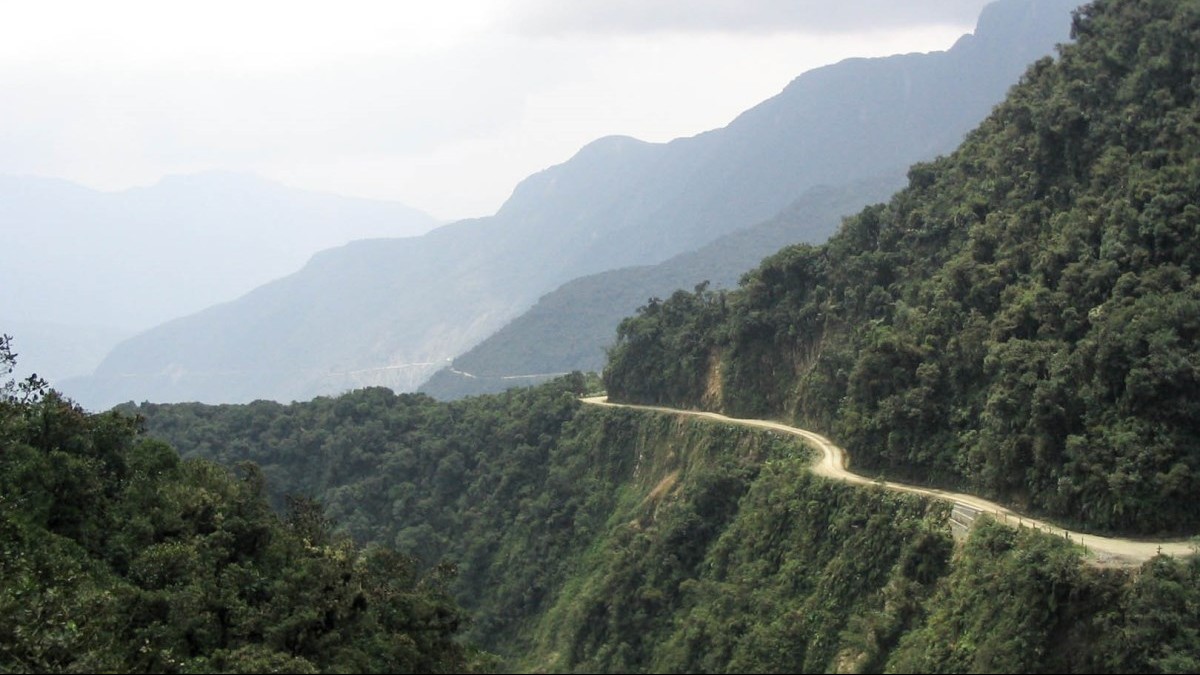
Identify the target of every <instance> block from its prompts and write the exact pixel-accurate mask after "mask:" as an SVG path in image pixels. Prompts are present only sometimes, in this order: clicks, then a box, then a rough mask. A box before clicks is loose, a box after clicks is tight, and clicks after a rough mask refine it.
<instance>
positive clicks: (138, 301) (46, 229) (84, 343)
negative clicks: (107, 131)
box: [0, 172, 437, 383]
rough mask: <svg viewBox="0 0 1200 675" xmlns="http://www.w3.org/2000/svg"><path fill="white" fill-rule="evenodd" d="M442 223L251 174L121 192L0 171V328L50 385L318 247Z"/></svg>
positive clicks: (284, 270)
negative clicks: (129, 339) (48, 378)
mask: <svg viewBox="0 0 1200 675" xmlns="http://www.w3.org/2000/svg"><path fill="white" fill-rule="evenodd" d="M436 225H437V221H436V220H435V219H434V218H433V217H431V216H429V215H427V214H424V213H421V212H420V211H417V210H416V209H413V208H410V207H408V206H405V205H403V204H399V203H396V202H386V201H378V200H370V199H356V198H349V197H341V196H337V195H330V194H324V193H319V192H313V191H309V190H299V189H295V188H289V187H285V186H283V185H280V184H278V183H274V182H272V181H269V180H266V179H263V178H259V177H257V176H253V175H248V174H236V173H228V172H208V173H202V174H195V175H187V176H168V177H166V178H164V179H162V180H161V181H159V182H158V183H156V184H154V185H152V186H149V187H139V188H132V189H128V190H122V191H118V192H100V191H97V190H92V189H89V188H86V187H83V186H80V185H76V184H74V183H71V182H68V181H64V180H58V179H49V178H38V177H30V176H23V177H16V176H0V232H3V233H4V235H5V237H4V242H3V245H0V289H3V292H0V331H5V332H8V333H10V334H13V335H14V337H15V339H16V344H17V345H18V349H19V351H20V352H21V353H22V359H21V366H22V368H23V369H27V370H29V369H31V370H35V371H37V372H39V373H44V374H46V375H49V376H52V377H53V378H54V379H55V382H56V383H57V382H58V380H59V378H62V377H68V376H71V375H80V374H85V373H90V372H91V371H92V370H93V369H94V368H95V367H96V365H97V364H99V363H100V360H101V359H102V358H103V357H104V355H105V354H107V353H108V352H109V351H110V350H111V349H112V347H113V346H114V345H116V344H117V342H118V341H119V340H121V339H124V338H127V337H129V336H130V335H132V334H134V333H135V332H137V331H140V330H145V329H147V328H150V327H152V326H154V325H156V324H159V323H161V322H163V321H166V320H168V319H171V318H173V317H176V316H182V315H184V314H190V313H192V312H195V311H197V310H199V309H202V308H204V307H208V306H211V305H212V304H214V303H217V302H223V301H228V300H231V299H233V298H235V297H237V296H238V295H240V294H242V293H245V292H246V291H247V290H249V289H251V288H254V287H256V286H258V285H260V284H263V283H265V282H268V281H270V280H272V279H275V278H278V277H280V276H283V275H285V274H288V273H290V272H292V271H294V270H295V269H296V267H298V266H300V265H302V264H304V261H305V260H307V259H308V258H309V257H310V256H311V255H312V254H313V253H314V252H316V251H319V250H322V249H326V248H329V247H330V246H335V245H338V244H341V243H345V242H347V241H351V240H353V239H361V238H363V237H380V236H389V237H403V236H412V235H418V234H423V233H425V232H427V231H429V230H430V229H432V228H433V227H435V226H436ZM50 324H56V325H57V326H58V327H57V328H54V327H52V326H51V325H50ZM94 327H106V328H103V329H102V330H97V329H96V328H94ZM52 331H57V332H59V333H60V334H59V335H53V334H51V333H52Z"/></svg>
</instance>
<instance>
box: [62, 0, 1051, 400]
mask: <svg viewBox="0 0 1200 675" xmlns="http://www.w3.org/2000/svg"><path fill="white" fill-rule="evenodd" d="M1073 4H1074V3H1073V2H1066V1H1062V0H1050V1H1043V2H1032V1H1031V0H1006V1H1003V2H999V3H996V4H993V5H991V6H989V7H988V8H987V9H986V10H985V11H984V13H983V15H982V16H981V19H980V22H979V26H978V28H977V30H976V32H975V34H974V35H971V36H965V37H964V38H963V39H961V40H960V41H959V42H958V43H957V44H956V45H955V46H954V47H953V48H952V49H950V50H948V51H946V52H936V53H931V54H909V55H901V56H894V57H889V58H882V59H851V60H848V61H844V62H842V63H839V64H836V65H833V66H828V67H825V68H820V69H816V70H813V71H810V72H808V73H805V74H804V75H801V76H800V77H798V78H797V79H796V80H794V81H793V82H792V83H791V84H789V85H788V86H787V88H785V89H784V91H783V92H782V93H780V94H779V95H778V96H776V97H774V98H772V99H769V100H767V101H765V102H763V103H762V104H760V105H758V106H756V107H754V108H752V109H751V110H749V111H747V112H745V113H743V114H742V115H740V116H739V117H738V118H737V119H735V120H734V121H733V122H732V123H730V124H729V125H728V126H727V127H725V128H723V129H719V130H714V131H710V132H707V133H704V134H700V135H698V136H695V137H692V138H685V139H677V140H675V141H672V142H670V143H665V144H652V143H645V142H641V141H638V140H635V139H632V138H625V137H610V138H605V139H601V140H599V141H596V142H594V143H592V144H590V145H588V146H586V147H585V148H583V149H582V150H581V151H580V152H579V153H578V154H577V155H576V156H575V157H573V158H572V159H570V160H569V161H567V162H565V163H563V164H561V165H558V166H556V167H552V168H550V169H547V170H545V171H543V172H540V173H538V174H535V175H533V176H531V177H530V178H528V179H526V180H525V181H523V182H522V183H521V184H520V185H519V186H518V187H517V188H516V190H515V191H514V193H513V195H512V197H511V198H510V199H509V200H508V201H507V202H506V203H505V204H504V206H503V207H502V208H501V209H500V210H499V211H498V212H497V213H496V214H495V215H494V216H492V217H489V218H481V219H475V220H467V221H460V222H458V223H454V224H452V225H447V226H443V227H441V228H438V229H437V230H435V231H433V232H430V233H428V234H426V235H424V236H421V237H415V238H410V239H399V240H395V239H393V240H373V241H360V242H355V243H353V244H350V245H347V246H344V247H341V248H337V249H332V250H328V251H325V252H323V253H321V254H320V255H318V256H315V257H314V258H313V259H312V260H311V261H310V262H309V263H308V264H307V265H306V266H305V267H304V268H302V269H301V270H300V271H299V272H296V273H295V274H292V275H290V276H288V277H285V278H282V279H279V280H277V281H274V282H271V283H269V284H267V285H265V286H262V287H260V288H258V289H256V290H254V291H252V292H250V293H248V294H246V295H245V296H243V297H241V298H239V299H237V300H236V301H233V302H230V303H226V304H224V305H219V306H215V307H211V308H209V309H206V310H204V311H202V312H199V313H197V314H193V315H191V316H188V317H184V318H181V319H176V320H174V321H171V322H169V323H167V324H164V325H162V326H159V327H158V328H155V329H153V330H150V331H147V332H146V333H144V334H142V335H139V336H137V337H135V338H132V339H130V340H127V341H125V342H124V343H122V344H121V345H119V346H118V347H117V348H116V349H115V350H114V351H113V352H112V353H111V354H110V355H109V356H108V358H107V359H105V361H104V362H103V363H102V364H101V366H100V367H99V368H98V369H97V371H96V373H95V375H94V376H93V377H91V378H86V379H82V380H76V381H72V382H69V383H64V388H66V389H67V391H68V393H71V394H73V395H75V396H77V397H79V398H80V400H81V401H83V402H84V403H86V404H88V405H91V406H103V405H108V404H111V403H115V402H118V401H122V400H128V399H137V400H143V399H150V400H156V401H179V400H202V401H230V402H236V401H246V400H251V399H254V398H274V399H279V400H291V399H304V398H308V397H311V396H313V395H317V394H322V393H332V392H337V391H340V390H344V389H347V388H352V387H356V386H363V385H367V384H382V385H387V386H391V387H393V388H396V389H400V390H411V389H413V388H416V387H417V386H418V385H420V384H421V383H422V382H423V381H425V380H426V379H427V378H428V377H429V376H430V375H431V374H432V373H433V372H434V371H436V370H437V369H438V368H440V367H442V366H444V365H445V364H446V363H447V362H448V361H449V360H450V359H452V358H453V357H455V356H457V355H459V354H461V353H463V352H464V351H466V350H468V349H470V348H471V347H473V346H474V345H476V344H477V343H479V342H480V341H481V340H483V339H484V338H486V337H488V336H489V335H490V334H492V333H494V332H495V331H496V330H497V329H499V328H501V327H502V326H503V325H504V324H505V323H507V322H508V321H510V320H512V319H513V318H515V317H517V316H518V315H519V314H521V313H522V312H523V311H525V310H526V309H528V308H529V307H530V306H531V305H533V303H534V302H535V301H536V300H537V298H538V297H540V296H542V295H544V294H545V293H547V292H549V291H551V290H553V289H554V288H555V287H557V286H559V285H561V284H562V283H564V282H567V281H569V280H571V279H573V278H576V277H580V276H584V275H589V274H595V273H599V272H604V271H607V270H612V269H615V268H620V267H624V266H630V265H646V264H655V263H659V262H661V261H664V260H666V259H668V258H671V257H673V256H675V255H677V254H680V253H684V252H687V251H692V250H696V249H698V248H700V247H702V246H704V245H706V244H708V243H710V242H712V241H714V240H715V239H717V238H719V237H721V236H722V235H726V234H729V233H732V232H736V231H738V230H741V229H743V228H746V227H748V226H751V225H754V224H756V223H761V222H763V221H766V220H767V219H769V218H771V217H772V216H774V215H775V214H777V213H779V212H780V210H782V209H784V208H785V207H787V206H788V205H789V204H791V203H792V202H794V201H795V200H796V199H798V198H799V197H801V196H802V195H804V194H805V193H806V192H807V191H809V190H811V189H812V188H814V187H817V186H820V185H826V186H834V187H836V186H845V185H848V184H851V183H855V182H858V181H862V180H864V179H869V178H872V177H877V176H885V175H889V174H892V173H894V172H897V171H900V170H902V169H903V168H904V167H906V166H908V165H909V164H911V163H912V162H914V161H916V160H920V159H925V158H930V157H933V156H935V155H937V154H938V153H941V152H945V151H948V150H949V149H951V148H953V147H954V146H955V145H957V143H958V142H959V141H960V140H961V138H962V136H963V135H964V134H965V133H966V132H967V131H968V130H969V129H971V128H972V127H973V126H974V125H975V124H977V123H978V122H979V121H980V120H981V119H982V118H983V117H984V116H985V115H986V114H987V112H988V111H989V110H990V109H991V107H992V106H993V105H994V104H995V103H996V102H998V101H999V100H1001V98H1002V97H1003V95H1004V93H1005V92H1006V90H1007V88H1008V87H1009V86H1010V85H1011V84H1013V83H1014V82H1016V80H1017V78H1018V76H1019V74H1020V73H1021V72H1022V71H1023V70H1024V69H1025V67H1026V66H1027V65H1028V64H1029V63H1030V62H1031V61H1033V60H1034V59H1035V58H1037V57H1038V56H1041V55H1044V54H1048V53H1050V51H1051V50H1052V47H1053V45H1054V44H1055V43H1057V42H1060V41H1062V40H1064V39H1066V37H1067V34H1066V33H1067V26H1068V25H1069V21H1068V20H1067V15H1068V12H1069V10H1070V9H1071V8H1072V7H1073ZM853 208H856V207H853V206H852V207H850V209H849V210H853ZM827 226H828V225H827Z"/></svg>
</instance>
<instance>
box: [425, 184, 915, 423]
mask: <svg viewBox="0 0 1200 675" xmlns="http://www.w3.org/2000/svg"><path fill="white" fill-rule="evenodd" d="M903 184H904V179H903V175H902V174H897V175H896V176H893V177H889V178H878V179H874V180H867V181H860V182H857V183H854V184H853V185H850V186H847V187H844V188H831V187H826V186H819V187H815V188H812V189H811V190H809V191H808V192H806V193H805V194H804V196H802V197H801V198H800V199H798V200H796V201H795V202H793V203H792V204H791V205H790V206H788V207H787V208H786V209H784V211H783V212H782V213H780V214H779V215H777V216H776V217H774V218H772V219H770V220H767V221H766V222H763V223H759V224H757V225H752V226H750V227H748V228H745V229H743V230H739V231H737V232H733V233H731V234H727V235H725V236H723V237H721V238H719V239H717V240H716V241H713V242H712V243H710V244H707V245H705V246H703V247H702V248H700V249H698V250H696V251H689V252H687V253H681V254H679V255H677V256H675V257H674V258H671V259H670V260H665V261H663V262H661V263H659V264H657V265H642V266H637V267H624V268H621V269H616V270H611V271H608V272H601V273H599V274H593V275H590V276H585V277H580V278H579V279H574V280H572V281H569V282H567V283H565V284H563V285H562V286H560V287H558V288H557V289H555V290H554V291H552V292H551V293H548V294H546V295H544V296H542V297H541V298H540V299H539V300H538V301H537V304H535V305H534V306H533V307H532V308H530V309H529V310H528V311H527V312H525V313H524V314H522V315H521V316H519V317H517V318H516V319H514V320H513V321H512V322H510V323H509V324H507V325H506V326H504V327H503V328H501V329H500V330H499V331H497V332H496V333H494V334H493V335H491V336H490V337H488V338H487V339H486V340H484V341H483V342H481V343H479V344H478V345H476V346H475V347H473V348H472V349H471V350H470V351H468V352H467V353H465V354H463V355H462V356H459V357H457V358H455V359H454V362H453V363H452V364H451V365H450V366H448V367H446V368H443V369H441V370H439V371H438V372H437V373H435V374H434V375H433V377H431V378H430V379H429V381H428V382H426V383H425V384H423V385H421V387H420V389H419V391H421V392H423V393H426V394H429V395H431V396H434V397H435V398H439V399H442V400H451V399H456V398H461V397H463V396H471V395H475V394H484V393H495V392H500V391H504V390H506V389H510V388H512V387H519V386H529V385H532V384H538V383H540V382H544V381H547V380H549V379H552V378H554V377H556V376H559V375H563V374H566V373H569V372H572V371H576V370H578V371H583V372H599V371H600V370H602V369H603V368H604V363H605V360H606V356H605V349H606V348H607V347H608V346H609V345H610V344H611V343H612V341H613V337H614V336H615V335H616V329H617V324H619V323H620V322H621V319H623V318H625V317H626V316H628V315H630V314H632V313H634V311H636V310H637V308H638V307H639V306H641V305H643V304H645V303H646V301H647V298H655V297H666V296H668V295H670V294H671V293H673V292H674V291H675V290H676V289H680V288H693V287H695V286H697V285H699V284H702V283H706V282H707V283H708V284H709V287H711V288H714V289H718V288H728V287H732V286H734V285H736V284H737V281H738V279H739V278H740V277H741V275H742V274H744V273H745V272H747V271H749V270H750V269H753V268H754V267H755V266H756V265H757V264H758V263H759V262H760V261H761V260H762V259H763V258H764V257H766V256H767V255H769V254H770V253H773V252H775V251H777V250H779V249H780V248H782V247H783V246H786V245H787V244H792V243H796V242H810V243H820V242H822V241H825V240H826V239H828V238H829V235H831V234H832V233H834V232H835V231H836V230H837V227H838V225H839V224H840V223H841V219H842V216H843V215H844V214H848V213H853V212H855V211H857V210H859V209H861V208H862V207H863V206H866V205H867V204H872V203H875V202H878V201H880V200H883V199H887V197H888V196H890V195H891V194H892V193H893V192H895V191H896V190H897V189H899V188H900V187H901V186H903Z"/></svg>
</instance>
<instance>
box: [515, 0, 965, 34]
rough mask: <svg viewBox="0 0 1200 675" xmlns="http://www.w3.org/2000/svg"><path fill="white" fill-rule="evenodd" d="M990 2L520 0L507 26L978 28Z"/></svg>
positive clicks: (549, 29)
mask: <svg viewBox="0 0 1200 675" xmlns="http://www.w3.org/2000/svg"><path fill="white" fill-rule="evenodd" d="M986 4H988V0H905V1H903V2H897V1H896V0H836V1H831V0H571V2H563V1H562V0H517V2H516V3H515V4H514V6H513V8H512V10H511V13H510V14H509V16H508V20H507V26H506V27H507V28H508V29H510V30H513V31H515V32H517V33H521V34H527V35H561V34H571V33H655V32H679V31H682V32H689V31H703V32H743V33H778V32H799V33H827V32H866V31H875V30H888V29H895V28H905V27H914V26H922V25H931V24H941V25H947V24H949V25H960V26H968V25H973V24H974V22H975V19H976V17H978V16H979V12H980V10H981V9H982V8H983V6H984V5H986Z"/></svg>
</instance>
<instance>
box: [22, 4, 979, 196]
mask: <svg viewBox="0 0 1200 675" xmlns="http://www.w3.org/2000/svg"><path fill="white" fill-rule="evenodd" d="M984 4H986V0H906V1H905V2H896V0H490V1H489V0H436V2H435V1H431V0H423V1H422V2H414V1H411V0H403V1H397V0H392V1H374V0H370V1H369V0H339V1H338V2H333V1H332V0H326V1H323V2H308V1H306V0H286V1H283V0H280V1H275V0H267V1H255V0H232V1H230V0H203V1H200V2H192V1H190V0H172V1H169V2H167V1H163V0H103V1H97V0H80V1H60V0H0V9H2V10H3V13H2V14H0V16H2V17H3V18H2V20H0V173H3V174H16V175H20V174H34V175H41V176H54V177H60V178H66V179H69V180H73V181H76V182H80V183H83V184H84V185H88V186H91V187H95V188H100V189H122V188H126V187H130V186H133V185H147V184H150V183H153V182H155V181H156V180H158V179H159V178H160V177H161V176H163V175H165V174H173V173H191V172H196V171H202V170H208V169H224V170H235V171H248V172H253V173H257V174H260V175H263V176H266V177H268V178H272V179H276V180H280V181H282V182H284V183H287V184H289V185H295V186H298V187H307V188H313V189H320V190H326V191H330V192H336V193H341V194H347V195H355V196H366V197H378V198H387V199H395V200H399V201H402V202H404V203H406V204H409V205H411V206H415V207H417V208H421V209H424V210H426V211H428V212H430V213H432V214H433V215H435V216H438V217H440V218H444V219H455V218H460V217H466V216H477V215H487V214H490V213H492V212H494V211H495V210H496V208H497V207H499V205H500V204H501V203H502V202H503V201H504V199H505V198H507V197H508V195H509V193H510V192H511V191H512V188H513V187H514V186H515V185H516V183H517V182H518V181H519V180H520V179H522V178H524V177H525V176H527V175H529V174H530V173H533V172H535V171H538V170H540V169H543V168H545V167H547V166H549V165H552V164H557V163H559V162H562V161H564V160H566V159H567V158H569V157H570V156H571V155H572V154H574V152H575V151H576V150H578V149H579V147H581V146H582V145H584V144H585V143H587V142H589V141H591V140H593V139H595V138H598V137H601V136H605V135H610V134H626V135H631V136H635V137H638V138H641V139H644V140H650V141H666V140H670V139H672V138H676V137H679V136H689V135H693V134H696V133H699V132H701V131H704V130H707V129H711V128H715V127H720V126H723V125H725V124H727V123H728V122H729V121H730V120H731V119H732V118H733V117H734V116H736V115H737V113H739V112H741V111H742V110H745V109H746V108H748V107H750V106H752V105H754V104H755V103H757V102H759V101H761V100H763V99H765V98H768V97H770V96H772V95H774V94H776V93H778V92H779V90H781V89H782V88H783V87H784V85H786V84H787V83H788V82H789V81H790V80H791V79H792V78H793V77H795V76H796V75H799V74H800V73H802V72H804V71H805V70H808V69H810V68H813V67H816V66H820V65H824V64H827V63H833V62H836V61H839V60H841V59H843V58H847V57H850V56H881V55H888V54H894V53H901V52H912V51H931V50H940V49H946V48H948V47H949V46H950V45H951V44H953V42H954V40H955V39H957V37H958V36H960V35H961V34H963V33H965V32H969V31H970V30H971V29H972V28H973V27H974V23H975V19H976V17H977V16H978V13H979V11H980V9H981V8H982V7H983V5H984Z"/></svg>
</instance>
